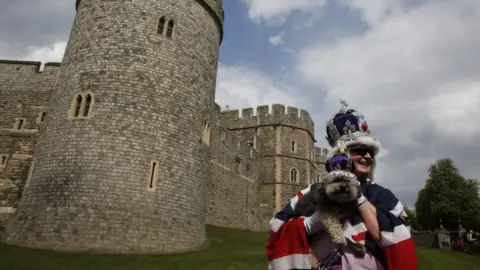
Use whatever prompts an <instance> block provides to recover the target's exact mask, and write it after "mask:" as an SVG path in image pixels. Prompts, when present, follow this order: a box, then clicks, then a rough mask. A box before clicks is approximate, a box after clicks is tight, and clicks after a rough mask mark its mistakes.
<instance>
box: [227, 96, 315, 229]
mask: <svg viewBox="0 0 480 270" xmlns="http://www.w3.org/2000/svg"><path fill="white" fill-rule="evenodd" d="M285 108H286V106H285V105H281V104H274V105H272V106H271V110H270V108H269V106H265V105H264V106H258V107H257V109H256V115H254V111H253V108H246V109H241V110H229V111H223V112H221V113H220V122H221V123H222V125H224V126H225V127H228V129H229V130H231V131H232V132H234V133H235V134H236V135H237V136H239V137H240V138H243V139H245V140H249V139H250V137H251V134H256V135H257V137H256V139H255V140H254V146H255V148H256V149H257V150H258V151H259V162H258V163H259V168H260V173H259V182H260V187H259V198H258V201H259V214H260V216H261V220H262V224H263V223H265V222H268V220H269V219H270V218H271V216H272V214H273V213H274V212H275V211H278V210H279V209H280V208H281V207H283V205H284V204H285V203H286V202H288V200H289V199H290V198H291V197H292V196H293V195H294V194H296V192H298V191H299V190H301V189H303V188H305V187H306V186H308V185H309V184H310V183H312V182H313V181H314V179H315V178H314V177H315V174H316V164H315V162H314V161H315V146H314V143H315V139H314V133H313V131H314V124H313V121H312V119H311V118H310V115H309V113H308V112H307V111H305V110H298V109H297V108H295V107H288V108H287V109H285ZM292 170H295V174H294V179H293V180H292V179H291V178H292V177H291V175H292Z"/></svg>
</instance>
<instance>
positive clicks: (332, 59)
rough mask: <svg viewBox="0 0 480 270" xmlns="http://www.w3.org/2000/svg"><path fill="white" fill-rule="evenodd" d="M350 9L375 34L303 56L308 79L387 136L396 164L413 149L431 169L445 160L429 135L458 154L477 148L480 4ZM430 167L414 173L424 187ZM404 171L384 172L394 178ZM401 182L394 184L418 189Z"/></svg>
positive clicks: (354, 1) (361, 4)
mask: <svg viewBox="0 0 480 270" xmlns="http://www.w3.org/2000/svg"><path fill="white" fill-rule="evenodd" d="M342 2H343V3H344V4H347V5H349V6H350V7H351V8H355V9H357V10H359V11H361V13H362V18H363V19H364V20H365V22H367V23H368V24H369V25H370V28H369V29H368V30H367V31H366V32H365V33H364V34H363V35H355V36H349V37H344V36H342V37H340V38H338V39H337V40H336V41H335V42H334V43H331V44H323V43H322V42H321V41H318V45H316V46H311V47H308V48H303V49H302V50H301V53H299V54H298V55H297V56H296V69H297V72H298V73H299V74H300V75H301V77H302V78H303V79H304V80H306V81H307V82H309V83H310V84H312V85H322V86H324V88H322V90H323V91H326V94H327V100H326V101H327V104H333V105H334V106H336V104H338V98H339V97H341V98H344V99H347V100H348V101H349V103H351V104H350V105H352V107H354V108H358V109H360V110H362V111H363V112H364V113H365V115H366V117H367V120H370V123H371V127H372V129H373V131H374V132H375V130H377V131H379V132H380V133H381V134H382V135H383V137H382V138H381V139H382V140H383V141H382V143H383V144H384V145H385V146H386V147H387V148H389V149H390V151H391V154H390V155H389V156H392V155H393V156H394V155H395V152H396V151H397V152H398V151H400V150H402V149H400V148H398V147H411V148H412V149H416V150H415V152H412V153H411V155H412V156H418V157H422V158H423V161H425V160H428V161H432V160H435V158H440V157H441V156H435V155H439V154H442V153H437V152H434V151H435V148H440V146H439V145H425V144H424V140H426V138H424V137H419V136H420V135H419V134H425V132H428V131H431V132H432V133H431V134H430V135H429V136H433V137H432V143H433V141H434V139H435V143H438V142H440V138H441V139H443V140H444V142H449V143H452V144H455V145H456V146H458V147H460V146H467V145H469V144H472V143H475V138H479V137H480V125H477V124H473V123H472V121H475V120H476V119H480V109H479V107H480V106H479V104H480V77H479V76H478V74H480V36H479V35H477V34H476V33H479V32H480V1H478V0H458V1H430V2H425V3H423V4H421V5H418V6H415V7H411V6H407V5H405V3H404V2H405V1H402V2H400V3H401V4H398V3H399V1H395V2H394V1H393V0H392V1H390V0H387V1H380V0H376V1H371V0H368V1H367V0H342ZM410 2H411V1H410ZM327 106H329V105H327ZM336 108H338V107H333V108H332V110H333V109H336ZM428 129H430V130H428ZM422 132H423V133H422ZM392 147H397V148H396V149H392ZM429 147H431V148H429ZM409 149H410V148H409ZM458 150H459V151H460V148H459V149H458ZM444 154H445V153H444ZM449 154H450V153H449ZM420 159H421V158H420ZM410 160H411V159H410ZM404 162H405V163H403V164H402V165H401V167H402V168H403V169H405V168H404V167H403V165H406V164H407V160H404ZM423 163H424V162H422V164H421V165H422V166H423V167H422V166H419V162H417V163H415V166H414V167H415V170H411V171H408V173H412V174H416V175H417V178H416V179H422V177H423V176H425V173H426V169H427V168H426V166H427V165H426V164H423ZM397 165H398V164H391V163H388V161H385V164H384V166H387V167H388V170H389V171H390V172H395V166H397ZM386 170H387V169H386V168H383V169H380V171H382V173H384V172H385V171H386ZM398 175H402V173H401V172H400V171H399V172H398ZM400 178H401V177H400V176H396V177H391V178H389V179H387V180H386V181H387V182H388V183H394V182H398V181H401V183H402V184H403V185H405V184H406V183H405V181H417V180H413V179H412V180H408V179H407V180H403V181H402V180H401V179H400ZM418 185H423V182H417V183H415V186H418Z"/></svg>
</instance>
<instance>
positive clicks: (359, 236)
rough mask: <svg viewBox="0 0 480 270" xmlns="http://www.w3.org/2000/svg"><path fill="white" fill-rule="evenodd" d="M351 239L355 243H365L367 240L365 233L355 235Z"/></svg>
mask: <svg viewBox="0 0 480 270" xmlns="http://www.w3.org/2000/svg"><path fill="white" fill-rule="evenodd" d="M352 239H353V240H355V241H356V242H360V241H365V239H367V232H361V233H359V234H357V235H352Z"/></svg>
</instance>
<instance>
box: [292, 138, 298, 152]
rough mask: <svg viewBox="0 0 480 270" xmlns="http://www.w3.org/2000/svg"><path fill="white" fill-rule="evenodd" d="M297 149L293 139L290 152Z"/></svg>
mask: <svg viewBox="0 0 480 270" xmlns="http://www.w3.org/2000/svg"><path fill="white" fill-rule="evenodd" d="M296 150H297V149H296V144H295V141H292V152H295V151H296Z"/></svg>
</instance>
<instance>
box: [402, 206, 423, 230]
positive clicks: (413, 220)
mask: <svg viewBox="0 0 480 270" xmlns="http://www.w3.org/2000/svg"><path fill="white" fill-rule="evenodd" d="M403 207H404V208H405V213H407V216H408V221H409V223H410V227H411V228H412V229H414V230H416V231H420V230H422V228H421V227H420V225H419V224H418V221H417V213H415V211H413V210H412V209H410V208H408V207H407V206H406V205H404V206H403Z"/></svg>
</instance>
